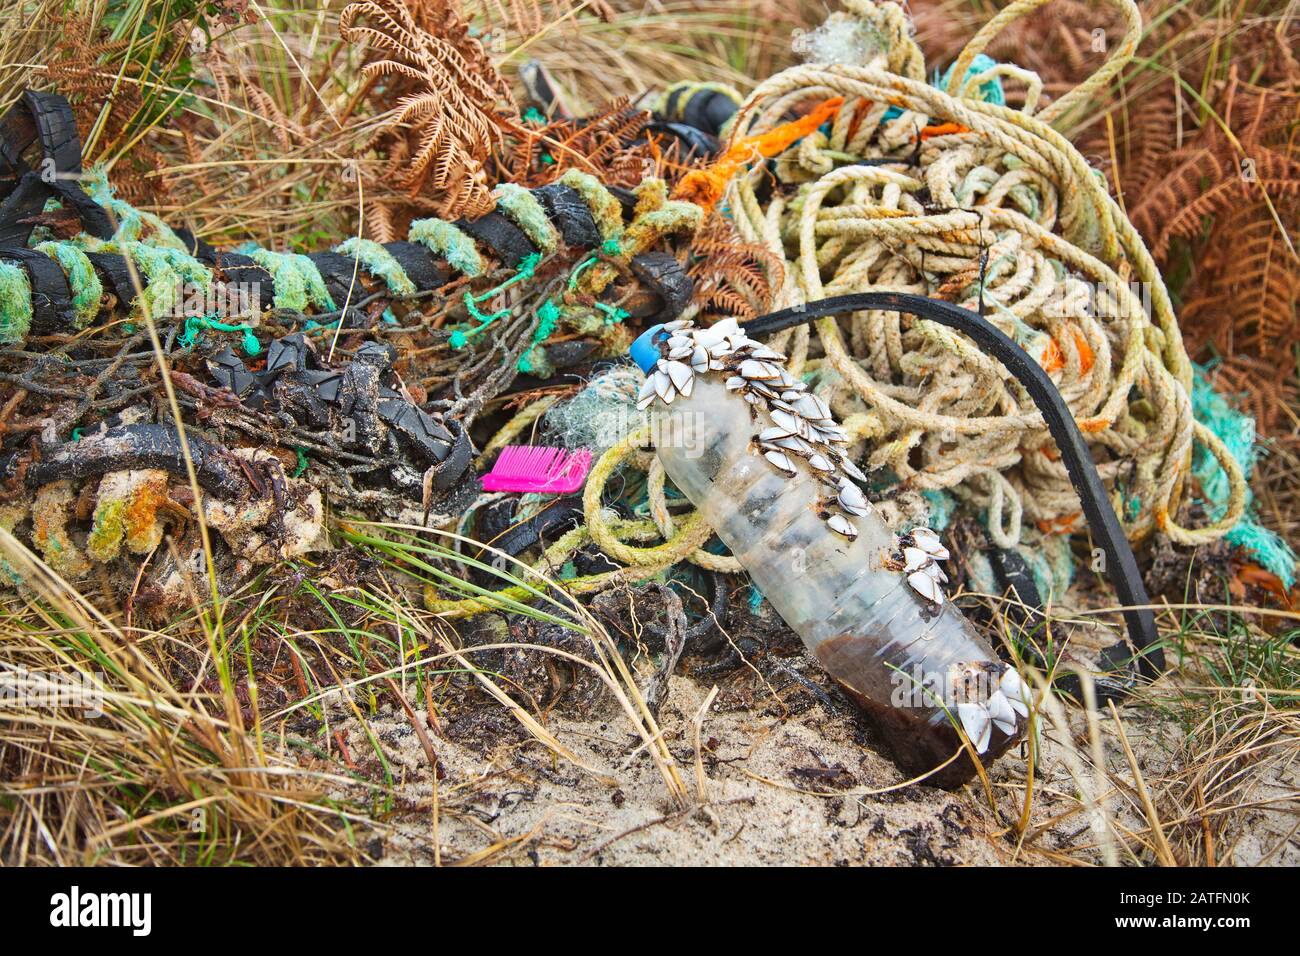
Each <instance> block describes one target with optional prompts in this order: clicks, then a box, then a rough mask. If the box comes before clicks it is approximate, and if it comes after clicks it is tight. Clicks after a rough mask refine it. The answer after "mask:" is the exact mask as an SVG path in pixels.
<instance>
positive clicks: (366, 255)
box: [334, 236, 419, 295]
mask: <svg viewBox="0 0 1300 956" xmlns="http://www.w3.org/2000/svg"><path fill="white" fill-rule="evenodd" d="M334 251H335V252H337V253H339V254H340V255H344V256H352V257H353V258H355V259H359V260H360V261H361V265H363V266H364V267H365V269H366V271H367V272H369V273H370V274H371V275H372V276H378V277H379V278H380V279H383V280H384V285H386V286H388V291H389V292H391V293H393V295H415V293H416V292H418V291H419V290H418V289H416V287H415V283H414V282H412V281H411V277H410V276H408V275H407V274H406V270H405V269H403V268H402V264H401V263H400V262H398V261H397V260H396V259H395V258H393V254H392V253H391V252H389V251H388V250H387V249H385V248H384V247H383V246H382V245H380V244H379V243H377V242H375V241H374V240H373V239H360V238H358V237H356V236H353V237H352V238H351V239H349V240H348V241H347V242H343V243H340V244H339V245H337V246H335V248H334Z"/></svg>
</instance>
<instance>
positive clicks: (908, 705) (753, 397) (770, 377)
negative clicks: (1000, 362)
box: [631, 320, 1028, 787]
mask: <svg viewBox="0 0 1300 956" xmlns="http://www.w3.org/2000/svg"><path fill="white" fill-rule="evenodd" d="M631 355H632V358H633V359H634V360H635V361H636V363H637V364H638V365H639V366H640V367H641V369H642V371H644V372H645V373H646V383H645V386H644V387H643V388H642V390H641V395H640V403H639V404H640V407H643V408H645V407H651V406H653V415H654V419H655V432H654V433H655V435H656V437H657V448H658V454H659V458H660V460H661V461H662V462H663V465H664V469H665V471H666V472H667V473H668V475H669V477H671V478H672V480H673V482H674V483H675V484H676V485H677V487H678V489H680V490H681V491H682V493H683V494H685V495H686V496H687V497H688V498H690V499H691V501H692V502H693V503H694V504H695V506H696V507H697V508H698V509H699V511H700V513H701V515H702V517H703V518H704V520H705V521H707V522H708V523H709V525H710V526H711V527H712V528H713V529H714V530H715V531H716V532H717V534H718V537H719V538H721V539H722V541H723V543H724V544H726V545H727V547H729V548H730V549H731V551H732V553H733V554H734V555H735V556H736V558H737V559H738V560H739V561H740V563H741V564H743V565H744V566H745V568H746V570H748V571H749V573H750V576H751V577H752V578H753V580H754V583H755V584H756V585H757V586H758V588H759V589H760V590H761V591H762V593H763V596H764V597H765V598H767V599H768V600H769V601H770V602H771V604H772V606H773V607H774V608H775V609H776V610H777V612H778V613H779V614H780V615H781V617H782V618H784V619H785V621H786V623H787V624H789V625H790V627H791V628H792V629H793V630H794V631H795V632H797V633H798V634H799V636H800V637H801V638H802V639H803V641H804V644H805V645H806V646H807V647H808V649H809V650H810V651H811V652H812V653H813V655H814V656H815V657H816V658H817V660H818V661H820V662H821V664H822V666H824V667H825V668H826V670H827V671H829V672H830V674H831V675H832V676H833V677H834V678H835V679H836V680H837V681H838V682H839V683H840V684H841V685H842V686H843V687H844V688H845V690H846V691H848V693H849V694H850V695H851V696H852V697H853V699H854V700H856V701H857V702H858V703H859V704H860V705H861V706H862V707H863V708H864V709H865V710H866V711H867V712H868V714H870V715H871V716H872V717H873V718H874V719H875V721H876V722H877V724H878V725H879V727H880V729H881V731H882V732H883V733H884V734H885V735H886V737H887V738H888V739H889V742H890V745H891V746H892V748H893V750H894V752H895V755H896V757H897V759H898V762H899V764H900V765H901V766H902V767H903V768H904V769H905V770H907V771H908V772H910V773H914V774H923V773H928V772H930V771H935V772H934V773H933V774H932V775H931V776H930V777H928V779H927V782H929V783H932V784H936V785H939V786H948V787H952V786H957V785H958V784H960V783H962V782H964V781H965V780H967V779H969V778H970V777H971V776H972V775H973V774H974V773H975V765H974V763H973V761H972V760H971V759H970V756H969V753H968V751H967V750H966V749H965V748H964V747H963V744H962V741H961V738H960V736H959V735H958V733H957V729H956V728H957V726H958V725H960V726H961V727H962V729H963V730H964V731H965V734H966V736H967V737H968V738H969V740H970V743H971V745H972V746H973V747H974V749H975V750H976V751H977V752H978V753H979V754H980V759H981V760H983V761H990V760H992V759H994V758H996V757H997V756H998V755H999V754H1001V753H1002V752H1003V751H1005V750H1006V749H1007V748H1008V747H1009V746H1010V745H1011V744H1012V743H1014V742H1015V741H1016V740H1017V739H1019V737H1020V735H1021V733H1022V732H1023V730H1024V728H1025V725H1026V723H1027V718H1028V707H1027V691H1026V688H1025V685H1024V684H1023V683H1022V681H1021V679H1020V676H1019V674H1018V673H1017V672H1016V670H1015V668H1013V667H1010V666H1008V665H1007V664H1004V663H1003V662H1002V661H1001V660H999V659H998V657H997V655H996V654H995V653H994V652H993V650H992V648H991V647H990V646H989V644H988V642H987V641H985V640H984V638H983V637H981V636H980V635H979V634H978V633H977V632H976V630H975V629H974V627H973V626H972V625H971V624H970V623H969V622H968V621H967V620H966V619H965V618H964V617H963V616H962V614H961V612H960V611H958V610H957V609H956V608H955V607H953V606H952V604H951V603H949V602H948V600H947V599H946V597H945V596H944V593H943V590H942V588H941V585H942V583H943V582H944V581H945V580H946V579H945V577H944V574H943V572H942V570H940V568H939V566H938V563H937V562H938V561H939V560H942V559H944V558H946V557H947V556H948V552H947V550H946V549H945V548H944V547H943V545H942V544H941V543H940V540H939V536H938V535H937V534H935V533H934V532H933V531H930V530H929V529H926V528H917V529H914V530H912V531H911V532H909V533H907V534H904V535H895V534H894V533H893V532H892V531H890V530H889V528H888V527H886V526H885V524H884V522H883V521H882V520H881V519H880V517H879V516H878V515H877V514H876V513H875V511H874V509H873V508H872V506H871V505H870V503H869V502H868V501H867V500H866V498H865V496H864V495H863V493H862V491H861V490H860V489H859V487H858V486H857V485H856V484H855V483H854V479H857V480H859V481H860V480H863V479H864V478H865V476H864V475H863V474H862V473H861V472H860V471H859V470H858V469H857V467H856V466H855V465H854V464H853V463H852V462H851V461H850V460H849V458H848V456H847V455H845V454H844V453H843V449H844V447H845V446H846V445H847V444H848V441H849V436H848V435H847V433H845V431H844V430H843V429H842V428H841V427H840V426H839V425H837V424H836V423H835V421H834V420H833V418H832V417H831V413H830V409H829V408H828V407H827V406H826V404H825V402H823V401H822V400H821V399H820V398H818V397H817V396H815V395H813V394H812V393H811V392H810V391H808V389H807V387H806V386H805V385H804V384H803V383H802V382H800V381H798V380H797V379H795V378H794V377H793V376H791V375H790V374H789V372H787V371H786V369H785V368H784V363H785V356H784V355H782V354H781V353H779V352H776V351H774V350H772V349H770V348H768V347H766V346H764V345H762V344H761V343H759V342H756V341H754V340H752V339H749V338H747V337H746V335H745V333H744V331H743V330H742V329H741V328H740V326H739V325H738V324H736V322H735V321H734V320H724V321H722V322H719V323H717V324H715V325H713V326H711V327H709V328H694V327H692V326H691V324H690V323H688V322H685V321H676V322H669V323H668V324H666V325H660V326H655V327H654V328H651V329H649V330H648V331H646V332H645V333H644V334H642V335H641V337H640V338H638V339H637V340H636V341H635V342H634V343H633V345H632V348H631ZM936 768H941V769H937V770H936Z"/></svg>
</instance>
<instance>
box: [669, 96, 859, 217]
mask: <svg viewBox="0 0 1300 956" xmlns="http://www.w3.org/2000/svg"><path fill="white" fill-rule="evenodd" d="M842 105H844V97H842V96H835V97H832V98H831V99H829V100H826V101H825V102H824V103H819V104H818V105H817V106H816V107H815V108H814V109H813V110H812V111H811V112H810V113H808V114H807V115H805V116H801V117H799V118H798V119H797V120H791V121H790V122H789V123H782V124H781V125H780V126H777V127H775V128H773V129H770V130H768V131H767V132H766V133H759V134H758V135H757V136H746V137H745V138H744V139H742V140H738V141H737V142H736V143H735V144H733V145H732V147H731V148H730V149H728V150H727V151H726V152H725V153H723V154H722V155H721V156H719V157H718V159H717V160H716V161H714V163H713V164H712V165H710V166H707V167H705V168H704V169H695V170H692V171H691V172H689V173H687V174H686V176H685V177H683V178H682V181H681V182H680V183H678V184H677V189H676V190H675V191H674V193H673V198H674V199H684V200H686V201H687V202H693V203H695V204H696V205H697V206H702V207H703V208H705V209H712V208H713V207H714V206H715V205H716V204H717V202H718V200H719V199H721V198H722V194H723V193H724V192H725V191H726V189H727V183H728V182H730V181H731V177H732V176H734V175H736V173H737V172H738V171H739V170H740V169H741V168H742V167H744V166H745V165H747V164H748V163H752V162H754V161H755V160H757V159H767V158H770V157H772V156H776V155H777V154H778V153H783V152H785V151H786V150H787V149H788V148H789V147H790V146H791V145H792V144H794V143H795V142H796V141H797V140H800V139H803V138H804V137H805V136H807V135H808V134H809V133H813V132H816V130H817V127H819V126H821V125H822V123H824V122H826V121H827V120H828V119H830V118H831V117H832V116H834V115H835V114H836V113H837V112H839V109H840V107H841V106H842Z"/></svg>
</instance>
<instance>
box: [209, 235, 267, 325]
mask: <svg viewBox="0 0 1300 956" xmlns="http://www.w3.org/2000/svg"><path fill="white" fill-rule="evenodd" d="M199 258H203V257H202V256H200V257H199ZM208 261H209V264H210V265H212V267H213V268H215V269H217V270H219V272H220V274H221V276H223V277H224V284H225V285H227V286H234V287H236V288H237V289H239V290H240V291H241V292H242V293H243V294H244V296H245V297H246V298H247V300H248V305H249V308H251V309H252V310H253V311H255V312H261V311H262V310H263V309H269V308H270V307H271V303H272V301H273V300H274V299H275V282H274V280H273V279H272V278H271V273H269V272H267V271H266V270H265V269H263V268H262V267H261V266H259V265H258V264H257V263H256V262H254V261H253V260H252V258H250V257H249V256H245V255H242V254H241V253H238V252H223V251H221V250H217V251H216V255H215V257H214V258H213V259H211V260H208Z"/></svg>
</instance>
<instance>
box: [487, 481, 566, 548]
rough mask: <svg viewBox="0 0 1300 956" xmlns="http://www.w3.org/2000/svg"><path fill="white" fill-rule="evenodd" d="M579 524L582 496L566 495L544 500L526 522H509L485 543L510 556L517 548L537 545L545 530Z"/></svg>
mask: <svg viewBox="0 0 1300 956" xmlns="http://www.w3.org/2000/svg"><path fill="white" fill-rule="evenodd" d="M580 524H582V495H568V496H566V497H563V498H556V499H555V500H554V501H552V502H550V503H548V504H547V506H546V507H545V508H543V509H542V510H541V511H539V512H537V514H535V515H533V516H532V517H531V518H529V519H528V520H527V521H520V522H518V523H517V524H512V525H511V526H510V527H509V528H508V529H506V530H505V531H503V532H501V533H500V534H499V535H496V536H495V537H493V539H492V540H491V541H489V542H487V543H488V544H489V545H491V546H492V547H493V548H495V549H496V550H498V551H504V552H505V553H506V554H508V555H510V556H511V557H512V558H513V557H514V556H515V555H517V554H519V553H520V552H521V551H524V550H526V549H528V548H531V547H532V546H533V545H535V544H537V542H538V541H540V540H542V536H543V535H544V534H546V533H547V532H549V531H554V530H556V529H557V528H561V527H563V528H564V530H566V531H567V530H569V528H576V527H577V526H578V525H580Z"/></svg>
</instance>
